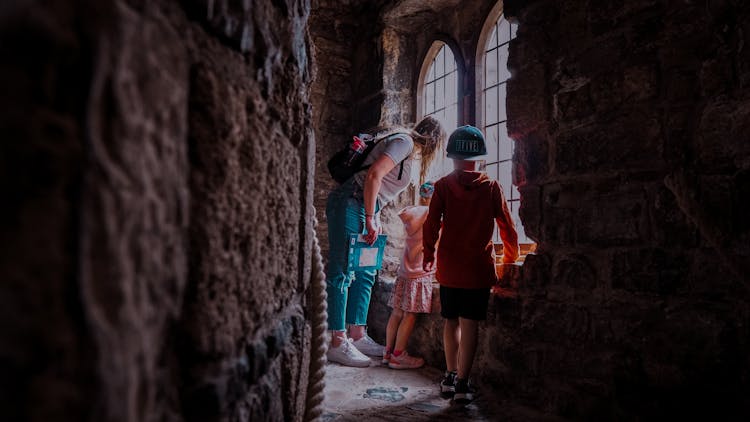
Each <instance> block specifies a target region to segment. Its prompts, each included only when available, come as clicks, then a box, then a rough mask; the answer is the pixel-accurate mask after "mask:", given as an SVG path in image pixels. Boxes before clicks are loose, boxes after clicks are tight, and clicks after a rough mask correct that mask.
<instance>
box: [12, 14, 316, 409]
mask: <svg viewBox="0 0 750 422" xmlns="http://www.w3.org/2000/svg"><path fill="white" fill-rule="evenodd" d="M308 15H309V3H308V2H307V1H304V0H302V1H293V0H289V1H281V2H278V1H275V2H266V1H254V2H244V3H242V4H238V3H237V2H229V1H217V2H215V1H201V0H195V1H188V2H181V3H178V2H176V1H170V0H162V1H158V2H140V1H106V2H99V1H85V0H84V1H79V2H72V3H71V2H61V1H57V2H47V3H45V5H40V4H38V3H36V2H13V3H12V4H9V5H5V6H3V7H2V8H1V9H0V37H2V40H3V41H2V42H1V43H0V50H1V51H2V54H0V57H2V58H1V59H0V60H2V66H0V72H1V73H0V76H2V80H3V84H4V86H5V87H6V88H5V89H4V92H5V93H4V95H3V96H2V98H1V99H0V103H1V104H2V110H3V113H0V122H1V123H0V127H2V128H3V133H4V134H5V139H6V141H5V142H3V143H2V146H1V147H0V148H2V153H1V154H0V157H2V158H0V160H1V163H0V172H1V175H2V177H0V179H2V186H3V189H2V192H3V196H4V198H5V200H4V205H3V207H1V208H2V217H3V218H2V219H0V221H1V223H0V224H2V230H0V233H2V237H1V238H0V243H2V245H3V253H2V254H1V255H0V256H1V258H0V272H1V273H2V274H3V283H2V284H0V286H1V287H0V309H2V311H0V312H2V321H3V326H4V327H5V328H4V329H2V330H0V336H1V337H0V343H1V344H2V345H3V347H2V352H1V354H0V374H2V376H1V377H0V397H2V398H0V414H3V418H4V419H5V420H34V421H36V420H39V421H49V420H75V421H80V420H96V421H103V420H112V421H115V420H122V421H125V420H127V421H146V420H158V421H166V420H174V421H177V420H196V421H209V420H301V419H302V416H303V414H304V410H305V408H304V404H305V403H304V402H305V397H306V391H307V373H308V366H309V355H308V351H309V350H310V327H309V322H308V318H309V316H308V314H307V308H308V303H307V300H308V299H307V289H308V286H309V281H310V280H309V274H310V250H311V245H312V243H311V234H312V226H311V223H312V213H313V211H312V209H313V208H312V182H313V180H312V174H313V169H312V167H311V164H312V162H313V161H312V160H313V154H314V148H315V144H314V134H313V133H312V121H311V109H310V105H309V102H308V99H307V95H308V89H309V83H310V80H311V74H310V70H311V68H310V64H309V63H310V57H309V47H308V43H309V40H308V36H307V19H308Z"/></svg>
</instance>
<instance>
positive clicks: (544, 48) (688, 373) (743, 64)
mask: <svg viewBox="0 0 750 422" xmlns="http://www.w3.org/2000/svg"><path fill="white" fill-rule="evenodd" d="M407 3H408V4H409V5H412V6H414V5H416V4H417V3H419V2H407ZM407 3H404V4H407ZM594 3H596V4H594ZM481 10H482V8H481V7H479V8H477V9H476V12H475V13H476V14H477V15H480V16H481V15H482V13H484V12H482V11H481ZM505 11H506V15H507V16H511V17H513V18H515V19H517V20H518V22H519V24H520V26H519V30H518V37H517V39H516V40H515V41H513V42H512V43H511V48H510V54H511V57H510V62H509V68H510V69H511V71H512V73H513V78H512V79H511V80H510V82H509V85H508V103H507V107H508V119H509V120H508V127H509V132H510V135H511V136H512V137H513V138H514V139H515V141H516V153H515V157H514V162H515V174H514V181H515V183H516V184H517V185H518V186H519V188H520V191H521V194H522V209H521V217H522V219H523V222H524V227H525V229H526V232H527V233H528V234H529V236H530V237H532V238H533V239H535V240H536V241H537V242H538V251H537V254H535V255H530V256H529V257H527V259H526V261H525V262H524V263H523V265H522V266H517V267H514V269H513V270H512V271H511V272H510V274H509V276H508V280H507V281H508V287H510V288H509V289H506V290H504V291H503V292H501V294H499V295H496V296H494V297H493V299H492V301H491V303H490V311H489V313H488V322H487V324H485V326H484V327H483V329H482V331H481V334H480V348H479V351H478V355H477V359H476V365H477V366H476V367H477V368H481V369H477V372H476V373H477V376H478V377H479V378H480V379H481V381H482V383H483V384H484V386H485V388H491V389H494V390H495V391H494V393H497V394H498V397H502V398H504V399H512V400H517V401H521V402H524V403H526V404H528V405H530V406H534V407H536V408H538V409H540V410H542V411H545V412H549V413H554V414H557V415H562V416H566V417H571V418H574V419H581V418H583V419H588V418H599V419H621V418H625V419H632V418H658V417H687V416H692V417H704V418H717V417H718V418H721V417H725V416H727V415H729V414H730V413H731V412H740V413H741V414H743V415H746V416H747V415H748V414H750V408H749V406H748V405H747V402H746V400H745V399H744V397H746V396H747V394H748V393H749V392H750V388H749V385H748V381H747V380H748V375H749V374H750V360H749V359H748V356H750V353H748V352H750V342H749V341H748V339H749V338H750V335H749V334H750V332H749V331H748V330H749V328H748V327H750V324H749V323H750V320H749V319H750V307H749V306H748V305H747V303H748V282H750V279H749V276H748V274H750V268H748V265H747V262H748V259H747V258H748V255H750V241H749V240H750V228H749V227H748V224H747V222H746V218H745V216H746V215H748V210H749V209H750V207H748V205H749V204H748V200H747V197H748V196H747V194H748V189H749V188H748V174H749V173H748V169H749V168H750V155H749V153H750V150H749V149H748V145H750V144H748V142H747V140H748V134H749V133H750V132H749V131H748V130H747V124H748V123H747V122H748V118H747V116H746V114H747V110H748V106H749V104H750V102H749V100H750V96H749V95H750V93H749V91H748V88H747V83H748V76H749V75H750V73H749V72H750V67H748V63H749V62H750V61H749V60H748V57H747V48H745V46H746V44H747V41H748V38H747V34H748V33H750V32H748V28H747V25H746V24H745V23H744V22H745V21H746V20H747V18H748V13H750V10H749V9H748V7H747V6H745V5H740V4H739V3H738V2H708V3H701V4H700V5H697V4H694V3H680V4H676V3H669V4H665V2H655V1H650V0H643V1H633V2H618V1H604V2H582V1H581V2H555V1H546V0H537V1H532V2H520V1H519V2H516V1H507V2H506V4H505ZM432 12H433V14H430V13H424V14H410V13H408V11H406V12H403V13H402V12H400V11H399V10H392V11H389V12H386V20H387V24H388V26H389V27H390V26H394V27H396V28H397V29H398V30H397V31H396V34H397V36H399V37H402V38H403V39H402V40H401V41H400V42H401V45H411V46H415V48H414V49H415V52H414V53H413V55H414V57H415V61H414V63H415V69H417V68H418V66H419V65H420V63H419V62H418V60H419V59H421V56H420V54H424V51H426V49H427V48H429V45H430V43H431V42H432V40H433V39H435V37H436V36H438V34H442V35H441V36H446V34H447V37H448V38H450V39H452V40H453V41H454V42H455V44H456V45H458V46H459V49H460V50H461V51H462V54H463V56H464V59H465V60H466V63H467V66H466V72H467V73H468V77H471V74H472V73H471V72H473V71H474V70H473V63H472V55H471V54H470V53H471V52H472V51H474V50H473V49H474V48H475V45H474V44H472V40H473V41H474V42H476V39H477V38H478V34H477V33H476V31H478V30H479V28H480V27H481V22H482V20H481V18H472V16H475V15H474V14H472V13H470V12H465V11H461V10H459V11H457V12H456V13H439V11H436V10H433V11H432ZM389 16H390V18H391V21H388V17H389ZM424 20H427V21H430V22H432V25H431V26H430V30H425V31H422V32H421V33H420V32H419V31H416V32H417V34H414V35H413V38H409V37H410V35H411V33H410V32H409V31H408V29H409V28H417V29H419V28H420V27H419V25H418V23H419V22H422V21H424ZM391 35H392V34H391V33H388V32H387V31H386V33H385V35H384V37H385V38H388V37H390V36H391ZM402 51H403V50H402ZM399 59H400V60H402V61H408V59H406V58H404V57H400V58H399ZM415 71H416V70H415ZM386 79H387V78H386ZM465 80H468V79H465ZM464 88H468V89H471V85H466V84H464ZM394 91H397V90H394ZM468 104H473V102H472V101H469V102H468ZM465 113H466V114H467V116H468V118H469V123H471V122H473V121H474V120H473V113H474V111H473V110H471V109H470V108H468V109H465ZM514 286H515V287H514ZM389 291H390V288H389V287H388V286H387V285H381V286H379V288H378V289H377V291H376V292H375V294H374V300H373V305H372V306H373V307H372V308H371V316H372V318H371V325H373V326H377V330H376V332H377V336H376V337H378V338H380V339H382V335H383V331H382V324H383V323H384V321H385V318H387V314H388V308H387V307H386V306H385V301H386V299H387V296H388V294H389ZM440 325H441V322H440V319H439V318H438V317H437V316H436V315H431V316H423V317H421V318H420V320H419V323H418V327H417V331H416V332H415V335H414V338H413V339H412V342H411V345H410V347H412V348H413V350H414V351H415V352H416V353H418V354H421V355H424V356H425V357H426V358H427V360H428V362H430V363H432V364H435V365H438V366H442V363H441V360H442V356H441V354H440V353H441V351H440V350H441V349H440V343H441V341H440V339H439V335H440ZM480 372H481V375H479V373H480ZM494 393H493V394H494Z"/></svg>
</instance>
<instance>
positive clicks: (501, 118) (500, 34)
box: [476, 2, 533, 244]
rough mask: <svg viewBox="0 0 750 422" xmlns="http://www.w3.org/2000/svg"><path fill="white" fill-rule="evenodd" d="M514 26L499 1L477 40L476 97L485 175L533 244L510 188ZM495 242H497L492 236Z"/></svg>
mask: <svg viewBox="0 0 750 422" xmlns="http://www.w3.org/2000/svg"><path fill="white" fill-rule="evenodd" d="M516 28H517V25H516V24H513V23H510V22H508V21H507V20H506V19H505V18H504V17H503V15H502V2H498V5H497V6H496V7H495V9H494V10H493V11H492V12H491V13H490V16H489V17H488V20H487V23H486V24H485V27H484V29H483V31H482V37H481V38H480V44H479V51H478V53H480V55H479V57H478V60H477V63H479V64H480V65H479V66H477V71H478V72H477V78H476V79H477V92H478V93H479V95H478V96H477V97H478V99H479V102H478V104H479V113H478V114H479V116H477V117H478V120H479V121H480V127H481V129H482V131H483V132H484V134H485V138H486V141H487V152H488V156H487V174H488V175H489V176H490V177H491V178H493V179H495V180H497V181H498V182H500V184H501V185H502V187H503V189H504V194H505V199H506V201H508V208H509V209H510V212H511V215H512V216H513V221H514V222H515V225H516V229H517V230H518V241H519V243H521V244H524V243H525V244H530V243H533V240H531V239H529V238H528V237H527V236H526V234H525V232H524V229H523V224H521V219H520V218H519V216H518V209H519V205H520V199H521V197H520V195H519V192H518V189H517V188H516V187H515V186H514V185H513V168H512V167H513V165H512V158H513V147H514V141H513V140H512V139H511V138H510V137H508V128H507V126H506V113H505V98H506V85H507V82H508V79H510V76H511V75H510V72H509V71H508V44H509V43H510V40H511V39H513V38H515V36H516ZM495 238H496V241H498V242H499V241H500V239H499V235H498V234H497V233H496V234H495Z"/></svg>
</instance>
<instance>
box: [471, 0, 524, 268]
mask: <svg viewBox="0 0 750 422" xmlns="http://www.w3.org/2000/svg"><path fill="white" fill-rule="evenodd" d="M501 18H503V2H502V0H501V1H498V2H497V3H496V4H495V6H494V7H493V8H492V10H491V11H490V12H489V13H488V14H487V17H486V18H485V21H484V24H483V25H482V30H481V32H480V33H479V39H478V40H477V45H476V48H475V58H474V63H475V66H474V71H475V72H474V75H475V77H474V97H475V105H476V113H475V116H474V118H475V121H476V126H477V127H478V128H481V129H482V132H483V133H485V134H487V133H488V130H487V127H486V126H497V127H498V128H501V127H503V124H504V122H507V115H506V116H502V117H501V116H498V119H497V121H496V122H492V123H490V124H489V125H485V112H486V110H485V101H486V96H485V95H484V94H485V91H486V89H485V58H486V55H487V44H489V42H490V38H491V37H492V35H493V32H494V31H495V28H496V27H497V23H498V21H499V20H500V19H501ZM508 23H509V24H510V25H511V27H510V31H511V35H510V37H509V39H508V40H507V42H499V43H498V45H507V44H509V43H510V41H511V40H512V39H513V38H515V30H514V29H513V28H514V27H515V28H517V24H515V23H513V22H508ZM506 60H507V58H506ZM498 73H499V72H498ZM509 78H510V76H509V77H508V79H509ZM508 79H506V80H505V81H503V82H500V81H499V80H498V82H497V84H496V85H494V86H500V85H503V84H506V83H507V80H508ZM488 89H491V88H488ZM498 113H499V111H498ZM506 131H507V129H506ZM487 137H488V141H491V139H489V138H490V137H491V135H487ZM508 139H510V138H508ZM488 149H491V148H488ZM494 150H495V151H497V150H498V148H495V149H494ZM512 155H513V154H512V150H511V156H510V158H509V159H506V160H500V157H499V152H498V155H497V157H496V158H497V160H495V161H492V160H488V166H491V165H493V164H494V163H499V162H500V161H504V162H508V163H510V168H509V169H508V171H509V172H510V175H509V176H510V177H509V178H506V181H507V180H510V181H511V184H510V186H507V187H506V186H504V188H505V190H506V201H507V202H508V205H509V208H511V209H513V207H515V209H516V212H515V214H514V221H515V222H516V226H519V225H520V224H521V221H520V217H519V216H518V211H517V210H518V208H520V195H519V192H518V188H517V187H515V185H513V184H512V180H513V167H514V166H515V164H513V161H512ZM509 192H510V193H511V195H508V193H509ZM514 194H515V195H514ZM516 196H517V197H516ZM512 214H513V213H512ZM494 242H495V244H496V245H497V244H499V243H500V238H499V233H498V231H497V228H496V229H495V235H494ZM519 244H520V247H521V256H522V258H523V257H524V256H525V255H526V254H527V253H528V252H530V251H533V250H534V249H535V247H536V243H535V242H534V241H533V240H531V239H529V238H528V237H527V236H526V235H525V233H524V232H523V226H522V225H521V227H520V230H519ZM496 249H497V250H498V251H500V252H501V251H502V248H496Z"/></svg>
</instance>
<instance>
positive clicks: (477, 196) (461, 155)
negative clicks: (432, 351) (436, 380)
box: [423, 126, 518, 402]
mask: <svg viewBox="0 0 750 422" xmlns="http://www.w3.org/2000/svg"><path fill="white" fill-rule="evenodd" d="M447 152H448V158H451V159H453V160H454V167H455V171H453V173H451V174H449V175H447V176H445V177H443V178H442V179H440V180H438V181H437V183H435V193H434V194H433V196H432V202H431V203H430V210H429V213H428V215H427V220H426V221H425V223H424V226H423V242H424V258H423V267H424V270H425V271H431V270H432V269H433V267H434V266H435V244H436V243H437V240H438V236H440V249H439V250H438V252H437V274H436V278H437V281H438V283H440V305H441V312H440V313H441V315H442V317H443V318H445V325H444V331H443V345H444V348H445V363H446V369H447V371H446V375H445V377H444V379H443V381H442V382H441V383H440V389H441V392H443V393H451V392H453V393H454V400H455V401H457V402H468V401H471V400H472V399H473V389H472V388H471V387H470V385H469V382H468V378H469V374H470V372H471V366H472V363H473V361H474V354H475V352H476V345H477V334H478V331H479V321H483V320H485V319H486V318H487V305H488V301H489V295H490V288H491V287H492V286H493V285H495V284H496V283H497V274H496V273H495V252H494V247H493V244H492V234H493V232H494V224H497V227H498V228H499V229H500V238H501V239H502V241H503V263H512V262H515V260H516V259H517V258H518V234H517V233H516V229H515V226H514V224H513V220H512V218H511V216H510V212H509V211H508V205H507V203H506V202H505V197H504V195H503V189H502V188H501V187H500V185H499V184H498V183H497V182H496V181H494V180H490V179H489V177H487V174H486V173H483V172H480V171H478V163H477V160H479V159H481V158H480V157H482V156H484V155H486V154H487V149H486V146H485V143H484V136H483V135H482V132H481V131H479V129H477V128H475V127H473V126H462V127H459V128H457V129H456V130H455V131H453V133H452V134H451V136H450V139H449V140H448V147H447ZM441 227H442V231H441ZM459 339H460V340H459Z"/></svg>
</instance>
